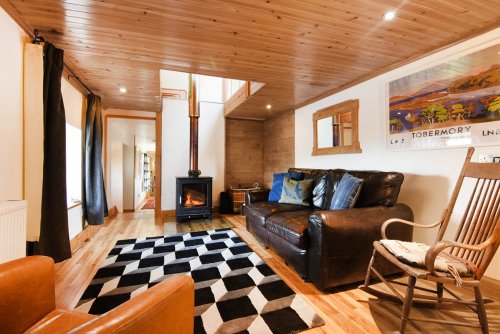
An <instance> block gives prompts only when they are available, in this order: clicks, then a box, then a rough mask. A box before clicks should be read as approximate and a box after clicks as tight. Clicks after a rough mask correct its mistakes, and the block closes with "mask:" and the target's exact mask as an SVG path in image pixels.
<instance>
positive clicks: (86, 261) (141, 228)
mask: <svg viewBox="0 0 500 334" xmlns="http://www.w3.org/2000/svg"><path fill="white" fill-rule="evenodd" d="M223 227H233V228H234V230H235V232H236V233H237V234H238V235H239V236H240V237H241V238H242V239H243V240H244V241H245V242H246V243H247V244H248V245H249V246H250V247H251V248H252V249H253V250H254V251H255V252H256V253H257V254H258V255H259V256H260V257H261V258H262V259H263V260H264V261H265V262H266V263H267V264H268V265H269V266H270V267H271V268H272V269H273V270H274V271H275V272H276V273H277V274H278V275H279V276H280V277H281V278H282V279H283V280H284V281H285V282H286V283H287V284H288V285H289V286H290V287H291V288H292V289H293V290H294V291H295V292H297V293H298V294H300V295H302V296H303V297H304V299H305V300H306V301H307V302H308V303H309V304H310V305H311V306H312V307H313V308H314V309H315V310H316V311H317V312H318V314H320V315H321V317H323V319H324V320H325V322H326V324H325V326H323V327H320V328H315V329H313V330H310V331H307V332H306V333H307V334H320V333H348V334H351V333H393V332H394V331H396V330H397V329H398V327H399V310H400V306H399V305H395V304H392V303H389V302H386V301H380V300H378V299H377V298H374V297H373V296H371V295H369V294H367V293H365V292H363V291H361V290H359V289H357V288H356V285H353V286H349V287H343V288H338V289H335V290H333V291H330V292H327V293H325V292H322V291H319V290H318V289H316V287H315V286H314V285H313V284H311V283H305V282H304V281H303V280H302V279H301V278H300V277H299V276H298V275H297V274H296V273H295V272H294V271H293V269H291V268H289V267H288V266H286V264H285V263H284V262H283V261H282V260H281V259H280V258H279V257H278V256H277V255H275V254H274V253H273V252H272V251H271V250H269V249H265V248H264V247H262V246H261V245H260V244H259V243H257V242H256V241H255V239H254V238H253V236H252V235H251V234H250V233H248V232H247V231H246V229H245V217H243V216H239V215H225V216H223V218H220V217H217V216H216V217H215V218H214V219H213V220H212V221H209V220H197V221H192V222H188V223H182V224H177V223H176V222H175V221H174V219H173V218H162V219H161V218H156V219H155V218H154V213H153V212H151V211H140V212H135V213H125V214H119V215H118V216H117V217H115V218H113V219H112V220H110V221H106V223H105V224H104V225H102V226H99V227H94V228H97V229H98V231H97V232H96V233H94V234H93V235H92V237H91V238H89V239H88V240H86V241H85V242H84V243H83V245H82V246H81V247H80V248H79V249H78V250H77V251H76V252H75V253H74V254H73V257H72V258H71V259H69V260H67V261H65V262H63V263H59V264H57V265H56V303H57V306H58V307H60V308H74V307H75V306H76V304H77V303H78V300H79V299H80V297H81V295H82V294H83V292H84V291H85V288H86V287H87V286H88V284H89V283H90V281H91V280H92V277H93V276H94V275H95V273H96V271H97V269H98V268H99V266H100V265H101V263H102V262H103V261H104V259H105V258H106V255H107V254H108V253H109V251H110V250H111V248H112V247H113V246H114V245H115V243H116V241H117V240H120V239H130V238H136V237H146V236H158V235H164V234H172V233H179V232H190V231H200V230H208V229H216V228H223ZM481 289H482V292H483V296H484V297H485V298H490V299H492V300H494V302H493V303H490V304H487V305H486V311H487V313H488V317H489V324H490V333H500V303H499V301H500V282H499V281H496V280H493V279H488V278H486V279H483V282H482V286H481ZM453 290H454V291H456V292H458V293H459V294H460V295H461V296H463V297H465V298H471V297H472V293H467V294H464V293H463V291H462V289H460V290H457V289H456V288H454V289H453ZM411 316H414V317H419V318H434V319H447V320H455V321H463V320H464V319H466V320H468V321H471V322H472V321H474V322H475V321H476V319H477V318H476V316H475V314H473V313H471V312H470V311H468V310H467V309H464V310H463V311H462V310H460V311H455V310H454V311H451V310H439V311H437V310H430V309H422V308H414V309H413V310H412V313H411ZM406 332H407V333H429V334H430V333H457V334H458V333H465V334H469V333H471V334H472V333H480V330H479V329H474V328H466V327H451V326H445V325H439V324H429V323H416V322H410V324H409V325H408V327H407V331H406Z"/></svg>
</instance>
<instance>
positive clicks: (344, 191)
mask: <svg viewBox="0 0 500 334" xmlns="http://www.w3.org/2000/svg"><path fill="white" fill-rule="evenodd" d="M362 184H363V179H358V178H357V177H354V176H352V175H350V174H348V173H344V175H343V176H342V179H341V180H340V182H339V185H338V186H337V189H336V190H335V193H334V194H333V197H332V204H331V205H330V210H342V209H350V208H352V207H354V204H356V200H357V199H358V196H359V193H360V192H361V186H362Z"/></svg>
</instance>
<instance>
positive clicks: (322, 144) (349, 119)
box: [312, 100, 361, 155]
mask: <svg viewBox="0 0 500 334" xmlns="http://www.w3.org/2000/svg"><path fill="white" fill-rule="evenodd" d="M358 109H359V100H348V101H345V102H342V103H339V104H336V105H333V106H330V107H327V108H324V109H321V110H318V111H316V112H315V113H314V114H313V129H314V130H313V131H314V133H313V135H314V140H313V152H312V155H328V154H344V153H361V147H360V144H359V139H358Z"/></svg>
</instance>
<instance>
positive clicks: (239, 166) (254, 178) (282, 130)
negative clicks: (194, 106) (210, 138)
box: [226, 110, 295, 188]
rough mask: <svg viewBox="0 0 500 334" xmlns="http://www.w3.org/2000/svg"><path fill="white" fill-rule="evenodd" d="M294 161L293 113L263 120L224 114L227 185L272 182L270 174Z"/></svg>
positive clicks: (290, 164)
mask: <svg viewBox="0 0 500 334" xmlns="http://www.w3.org/2000/svg"><path fill="white" fill-rule="evenodd" d="M294 164H295V113H294V111H293V110H292V111H288V112H286V113H283V114H280V115H278V116H276V117H273V118H270V119H267V120H265V121H251V120H241V119H229V118H226V187H227V186H228V185H229V184H231V185H233V186H238V185H239V184H242V183H250V184H252V183H255V182H258V183H264V184H266V186H267V187H268V188H271V186H272V184H273V174H274V173H279V172H286V171H287V170H288V168H290V167H293V166H294Z"/></svg>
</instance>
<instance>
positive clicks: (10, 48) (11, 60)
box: [0, 8, 29, 205]
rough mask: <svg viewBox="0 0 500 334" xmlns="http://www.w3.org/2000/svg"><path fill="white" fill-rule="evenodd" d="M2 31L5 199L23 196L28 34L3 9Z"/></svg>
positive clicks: (0, 169) (0, 173)
mask: <svg viewBox="0 0 500 334" xmlns="http://www.w3.org/2000/svg"><path fill="white" fill-rule="evenodd" d="M0 31H1V32H2V34H1V36H2V50H3V52H0V73H1V75H0V124H1V130H0V152H1V153H2V163H1V164H0V185H1V186H0V201H5V200H12V199H22V197H23V179H22V178H23V138H22V137H23V118H22V117H23V93H22V92H23V48H24V42H25V41H26V40H27V36H26V34H25V33H24V32H23V31H22V29H21V28H20V27H19V26H18V25H17V24H16V23H15V22H14V21H13V20H12V19H11V18H10V16H9V15H7V13H5V11H4V10H3V9H2V8H0ZM28 205H29V203H28Z"/></svg>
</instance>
